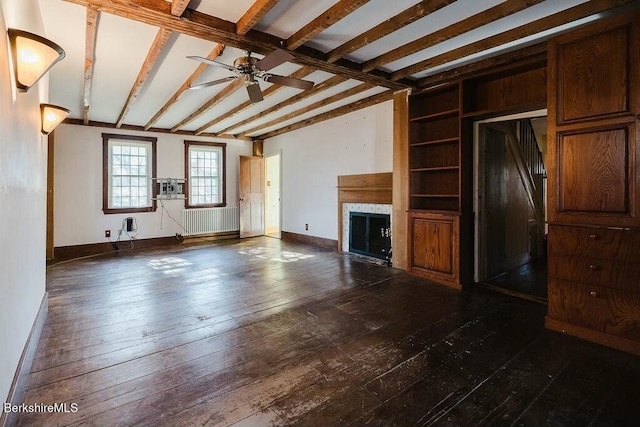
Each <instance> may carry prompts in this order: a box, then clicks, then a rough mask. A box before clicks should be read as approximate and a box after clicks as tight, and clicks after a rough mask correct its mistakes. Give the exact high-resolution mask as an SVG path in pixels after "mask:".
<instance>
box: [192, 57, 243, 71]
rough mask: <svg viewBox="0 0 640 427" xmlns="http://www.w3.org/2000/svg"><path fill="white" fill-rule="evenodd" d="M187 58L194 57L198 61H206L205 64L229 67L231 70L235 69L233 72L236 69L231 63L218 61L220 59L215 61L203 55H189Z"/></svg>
mask: <svg viewBox="0 0 640 427" xmlns="http://www.w3.org/2000/svg"><path fill="white" fill-rule="evenodd" d="M187 58H189V59H193V60H196V61H200V62H204V63H205V64H208V65H213V66H215V67H220V68H225V69H227V70H229V71H233V72H235V71H236V69H235V67H232V66H231V65H227V64H225V63H222V62H218V61H213V60H211V59H208V58H203V57H202V56H187Z"/></svg>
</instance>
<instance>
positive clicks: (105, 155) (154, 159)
mask: <svg viewBox="0 0 640 427" xmlns="http://www.w3.org/2000/svg"><path fill="white" fill-rule="evenodd" d="M111 139H122V140H129V141H144V142H148V143H151V178H156V173H157V170H158V168H157V164H158V150H157V145H158V138H155V137H151V136H138V135H121V134H116V133H103V134H102V212H104V213H105V214H124V213H138V212H155V211H156V209H157V203H156V196H157V195H158V192H157V190H156V186H155V185H152V186H151V206H149V207H146V208H125V209H114V208H110V207H109V140H111Z"/></svg>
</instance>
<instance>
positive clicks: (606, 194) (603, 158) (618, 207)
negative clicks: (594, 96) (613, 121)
mask: <svg viewBox="0 0 640 427" xmlns="http://www.w3.org/2000/svg"><path fill="white" fill-rule="evenodd" d="M629 133H630V129H629V128H628V127H625V128H614V129H607V130H601V131H585V132H581V133H559V134H558V137H557V141H558V142H557V144H558V146H557V150H556V153H557V154H556V155H557V162H558V180H559V189H558V191H559V198H560V203H559V206H558V213H559V214H560V213H563V212H567V211H569V212H593V213H609V214H627V215H629V214H630V213H631V212H630V211H629V199H630V198H631V197H633V195H632V194H631V188H632V187H631V188H630V185H629V184H630V182H629V175H630V172H629V168H628V165H630V162H629V157H630V156H629Z"/></svg>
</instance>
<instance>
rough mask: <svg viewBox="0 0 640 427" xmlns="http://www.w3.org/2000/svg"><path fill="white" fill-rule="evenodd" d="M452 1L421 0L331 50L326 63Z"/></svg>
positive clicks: (452, 0)
mask: <svg viewBox="0 0 640 427" xmlns="http://www.w3.org/2000/svg"><path fill="white" fill-rule="evenodd" d="M454 1H455V0H423V1H421V2H420V3H418V4H416V5H413V6H411V7H410V8H408V9H405V10H404V11H402V12H400V13H399V14H397V15H396V16H394V17H393V18H389V19H387V20H386V21H384V22H382V23H380V24H378V25H376V26H375V27H373V28H371V29H370V30H368V31H365V32H364V33H362V34H360V35H359V36H357V37H354V38H352V39H351V40H349V41H348V42H346V43H343V44H342V45H340V46H338V47H337V48H335V49H333V50H332V51H330V52H329V53H327V61H328V62H334V61H336V60H338V59H340V58H342V57H343V56H345V55H348V54H350V53H351V52H354V51H356V50H358V49H360V48H361V47H364V46H366V45H368V44H370V43H373V42H374V41H376V40H378V39H381V38H382V37H384V36H386V35H389V34H391V33H393V32H394V31H397V30H399V29H400V28H402V27H404V26H407V25H409V24H411V23H412V22H415V21H417V20H418V19H420V18H424V17H425V16H427V15H428V14H430V13H433V12H435V11H436V10H438V9H441V8H443V7H445V6H447V5H449V4H451V3H453V2H454Z"/></svg>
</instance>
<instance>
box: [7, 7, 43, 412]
mask: <svg viewBox="0 0 640 427" xmlns="http://www.w3.org/2000/svg"><path fill="white" fill-rule="evenodd" d="M0 6H1V7H0V402H5V400H6V397H7V396H8V393H9V389H10V387H11V382H12V381H13V376H14V374H15V371H16V368H17V366H18V362H19V360H20V355H21V354H22V350H23V349H24V346H25V344H26V342H27V338H28V336H29V333H30V332H31V328H32V326H33V322H34V320H35V318H36V315H37V313H38V308H39V307H40V303H41V302H42V298H43V296H44V291H45V236H46V230H45V225H46V172H47V171H46V168H47V146H46V138H43V137H42V135H41V133H40V107H39V104H40V102H41V101H42V102H44V101H46V99H47V92H48V85H47V81H46V80H41V82H40V83H39V84H38V86H37V87H33V88H31V90H30V91H29V92H27V93H16V91H15V86H14V85H13V81H12V77H11V73H12V69H11V68H10V66H9V59H8V58H9V56H8V55H9V53H8V46H7V36H6V34H7V27H12V28H17V29H21V30H26V31H29V32H33V33H38V34H42V35H44V33H43V26H42V19H41V15H40V9H39V6H38V2H37V0H0Z"/></svg>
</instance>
